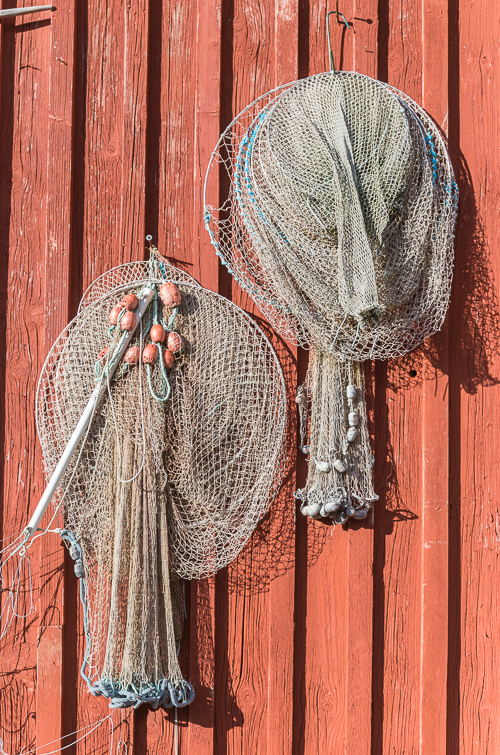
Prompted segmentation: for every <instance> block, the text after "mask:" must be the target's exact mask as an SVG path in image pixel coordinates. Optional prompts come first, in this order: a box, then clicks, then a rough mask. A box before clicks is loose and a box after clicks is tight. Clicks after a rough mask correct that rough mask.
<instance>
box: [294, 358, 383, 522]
mask: <svg viewBox="0 0 500 755" xmlns="http://www.w3.org/2000/svg"><path fill="white" fill-rule="evenodd" d="M297 403H298V405H299V414H300V417H301V422H300V424H301V447H302V449H303V451H304V452H305V453H307V454H309V472H308V475H307V482H306V486H305V487H304V488H302V489H301V490H297V492H296V493H295V497H296V498H297V499H298V500H300V501H301V507H300V509H301V511H302V513H303V514H304V515H309V516H311V517H312V518H314V519H319V518H321V517H333V518H334V521H335V522H336V523H337V524H343V522H345V520H346V519H347V518H348V517H351V516H352V517H354V518H355V519H364V518H365V517H366V516H367V513H368V511H369V510H370V508H371V506H372V503H373V501H375V500H377V499H378V496H377V495H375V492H374V490H373V482H372V466H373V456H372V453H371V449H370V436H369V433H368V427H367V417H366V402H365V386H364V378H363V365H362V363H360V362H340V361H338V360H337V359H335V358H334V357H332V356H331V355H330V354H325V353H324V352H322V351H315V352H314V355H313V356H312V364H311V365H310V368H309V373H308V380H307V382H306V384H305V386H301V388H300V390H299V392H298V395H297ZM308 408H309V409H310V428H308V423H307V412H308Z"/></svg>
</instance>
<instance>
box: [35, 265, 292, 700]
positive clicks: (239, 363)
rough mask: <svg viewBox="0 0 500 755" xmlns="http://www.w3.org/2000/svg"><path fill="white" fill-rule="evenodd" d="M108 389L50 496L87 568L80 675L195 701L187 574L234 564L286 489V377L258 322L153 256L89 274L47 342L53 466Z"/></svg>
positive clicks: (120, 690)
mask: <svg viewBox="0 0 500 755" xmlns="http://www.w3.org/2000/svg"><path fill="white" fill-rule="evenodd" d="M148 290H149V291H151V290H152V291H153V292H154V295H153V297H152V299H151V303H150V304H149V305H148V307H147V309H146V311H145V314H144V316H143V317H142V319H141V320H140V323H139V325H138V326H137V330H136V331H135V332H134V334H133V337H132V340H131V342H130V344H128V348H127V351H126V353H125V355H124V356H123V358H121V360H120V361H119V364H118V367H117V369H116V372H115V373H114V375H113V377H112V378H110V377H109V371H108V368H109V365H110V364H111V362H112V360H113V358H114V354H115V353H117V350H118V349H119V347H120V343H121V342H122V339H123V338H124V336H125V335H126V334H125V331H124V330H123V328H125V327H126V326H128V322H129V321H130V320H131V319H132V318H131V317H130V316H128V315H127V312H128V313H129V314H130V312H133V311H134V305H135V306H137V305H136V302H137V301H140V300H141V297H143V296H144V295H145V294H144V292H145V291H148ZM177 295H179V297H178V299H176V298H175V297H176V296H177ZM135 297H136V298H135ZM137 311H138V310H137ZM117 313H118V314H117ZM127 317H128V320H127V319H126V318H127ZM113 321H115V323H116V324H113ZM103 385H104V386H105V392H104V395H103V397H102V399H101V400H100V401H99V402H98V404H97V405H96V407H95V410H94V412H93V415H92V419H91V422H90V424H89V426H88V429H87V431H86V433H85V435H84V437H83V438H82V440H81V442H80V444H79V446H78V448H77V450H76V452H75V454H74V455H73V457H72V459H71V462H70V464H69V466H68V467H67V469H66V471H65V473H64V477H63V479H62V481H61V484H60V486H59V488H58V491H57V493H56V496H55V497H54V498H53V500H52V515H53V518H54V519H56V521H58V523H59V525H60V527H61V528H62V537H63V538H64V540H65V541H66V543H67V545H68V547H69V551H70V555H71V557H72V558H73V559H74V561H75V572H76V573H77V576H78V577H80V596H81V599H82V603H83V609H84V610H83V613H84V629H85V635H86V653H85V661H84V666H83V669H82V675H83V676H84V678H85V679H86V681H87V684H88V687H89V690H90V691H91V692H92V694H94V695H103V696H105V697H107V698H109V701H110V706H111V707H128V706H135V707H137V706H138V705H140V704H142V703H150V704H151V705H153V707H158V705H163V706H165V707H169V706H171V705H175V706H182V705H186V704H188V703H189V702H190V701H191V700H192V698H193V689H192V687H191V685H190V684H189V683H188V681H186V680H185V679H184V677H183V675H182V673H181V670H180V667H179V663H178V659H177V653H178V647H179V643H180V638H181V633H182V626H183V619H184V611H185V605H184V581H183V580H184V579H185V578H187V579H199V578H202V577H206V576H209V575H211V574H213V573H214V572H216V571H217V570H218V569H220V568H222V567H224V566H226V565H227V564H228V563H229V562H230V561H232V560H233V559H234V558H235V557H236V556H237V554H238V553H239V552H240V550H241V549H242V548H243V546H244V545H245V543H246V542H247V540H248V539H249V537H250V536H251V534H252V532H253V530H254V528H255V526H256V524H257V522H258V520H259V519H260V518H261V517H262V515H263V514H264V513H265V511H266V510H267V508H268V506H269V503H270V501H271V500H272V498H273V495H274V493H275V492H276V490H277V486H278V485H279V483H280V478H281V474H282V470H283V462H284V433H285V414H286V393H285V385H284V380H283V375H282V372H281V368H280V365H279V362H278V360H277V357H276V355H275V353H274V351H273V349H272V347H271V345H270V344H269V342H268V340H267V339H266V337H265V335H264V334H263V332H262V331H261V330H260V329H259V328H258V327H257V326H256V324H255V323H254V322H253V320H251V319H250V318H249V317H248V316H247V315H246V314H245V313H244V312H243V311H242V310H241V309H239V308H238V307H237V306H235V305H234V304H232V303H231V302H229V301H227V300H226V299H224V298H222V297H220V296H218V295H217V294H214V293H212V292H210V291H207V290H205V289H203V288H202V287H200V286H199V285H197V284H195V283H194V281H193V280H192V279H191V278H190V277H189V276H187V275H184V274H183V273H182V272H181V271H179V270H175V269H174V268H171V267H170V266H169V265H168V264H167V263H165V262H164V261H163V260H162V259H161V258H160V257H158V255H156V256H153V257H152V260H151V261H150V262H144V263H133V264H130V265H124V266H121V267H119V268H115V269H114V270H111V271H109V272H108V273H106V274H105V275H104V276H102V277H101V278H99V279H98V280H97V281H95V282H94V284H93V285H92V286H91V287H90V288H89V289H88V290H87V292H86V293H85V295H84V297H83V299H82V303H81V306H80V310H79V314H78V315H77V317H76V318H75V319H74V320H73V321H72V322H71V323H70V324H69V325H68V327H67V328H66V329H65V330H64V331H63V333H62V334H61V336H60V337H59V338H58V339H57V341H56V342H55V344H54V346H53V347H52V349H51V351H50V353H49V356H48V358H47V361H46V363H45V366H44V368H43V371H42V374H41V377H40V383H39V389H38V396H37V424H38V432H39V437H40V442H41V445H42V450H43V457H44V464H45V471H46V475H47V477H49V476H50V475H51V473H52V472H53V470H54V468H55V467H56V465H57V463H58V461H59V459H60V457H61V454H62V453H63V451H64V448H65V447H66V444H67V442H68V439H69V438H70V436H71V434H72V433H73V430H74V428H75V427H76V425H77V423H78V422H79V420H80V417H81V416H82V413H83V412H84V410H85V407H86V405H87V402H88V401H89V396H91V394H92V392H93V391H94V390H95V389H96V386H103Z"/></svg>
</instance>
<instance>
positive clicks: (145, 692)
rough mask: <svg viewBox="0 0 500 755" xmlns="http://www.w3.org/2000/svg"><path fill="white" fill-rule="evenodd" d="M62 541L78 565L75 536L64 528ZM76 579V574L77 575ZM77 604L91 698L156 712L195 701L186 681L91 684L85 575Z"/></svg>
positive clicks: (80, 555) (79, 551)
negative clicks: (146, 708) (83, 639)
mask: <svg viewBox="0 0 500 755" xmlns="http://www.w3.org/2000/svg"><path fill="white" fill-rule="evenodd" d="M60 535H61V538H62V539H63V540H64V541H65V542H66V543H68V544H69V546H70V555H71V557H72V558H73V560H74V561H75V562H76V564H78V563H79V562H82V560H83V553H82V548H81V545H80V543H79V542H78V540H77V539H76V537H75V535H74V534H73V533H72V532H71V530H68V529H64V530H61V532H60ZM77 576H78V575H77ZM78 581H79V588H80V602H81V604H82V608H83V629H84V633H85V654H84V657H83V663H82V666H81V669H80V674H81V676H82V678H83V679H84V680H85V681H86V683H87V687H88V690H89V692H90V693H91V694H92V695H94V697H101V696H102V697H107V698H108V699H109V701H110V702H109V707H110V708H132V707H133V708H134V709H137V708H138V707H139V706H140V705H143V704H144V703H147V704H149V705H151V706H152V707H153V708H154V709H155V710H156V709H157V708H159V707H160V705H161V706H163V707H164V708H171V707H172V706H174V707H175V708H184V707H185V706H186V705H190V703H192V702H193V700H194V688H193V685H192V684H190V683H189V682H187V681H186V680H185V679H180V680H179V681H177V682H171V681H170V680H169V679H165V678H164V679H160V680H159V681H158V682H155V683H149V684H141V685H140V687H139V688H138V687H137V686H136V685H135V684H128V685H127V686H126V687H123V686H122V685H120V684H117V683H116V682H115V681H114V680H113V679H98V680H97V681H92V680H91V679H90V678H89V676H88V675H87V673H86V668H87V665H88V660H89V656H90V651H91V648H92V638H91V635H90V625H89V611H88V605H87V588H86V584H85V574H84V572H82V576H79V578H78Z"/></svg>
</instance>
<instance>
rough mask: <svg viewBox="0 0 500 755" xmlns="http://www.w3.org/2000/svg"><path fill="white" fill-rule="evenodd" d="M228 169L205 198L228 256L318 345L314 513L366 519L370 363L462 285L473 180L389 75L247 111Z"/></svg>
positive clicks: (408, 346)
mask: <svg viewBox="0 0 500 755" xmlns="http://www.w3.org/2000/svg"><path fill="white" fill-rule="evenodd" d="M221 168H223V169H224V170H225V171H226V174H227V176H226V179H227V180H225V181H224V182H223V184H222V185H224V186H225V187H227V188H226V195H225V196H223V197H220V195H218V196H217V197H214V199H215V200H216V202H214V204H215V203H216V204H218V205H220V206H219V207H218V209H217V208H216V207H213V206H212V205H211V204H209V199H210V198H209V197H207V196H206V197H205V200H206V204H205V221H206V227H207V229H208V232H209V234H210V238H211V241H212V243H213V245H214V247H215V250H216V253H217V255H218V256H219V257H220V259H221V261H222V264H223V265H226V266H227V268H228V270H229V272H230V273H231V274H232V275H234V276H235V278H236V279H237V280H238V282H239V283H240V285H241V286H242V288H243V289H244V290H245V291H246V292H248V294H249V295H250V296H251V297H252V298H253V299H254V300H255V302H256V303H257V305H258V307H259V310H260V311H261V312H262V313H263V314H264V315H265V316H266V317H267V319H268V320H269V322H270V324H271V325H272V326H273V327H274V328H275V330H276V331H277V332H278V333H279V334H280V335H281V336H283V337H284V338H285V339H287V340H289V341H291V342H292V343H296V344H299V345H300V346H303V347H306V348H311V349H312V350H313V351H314V365H313V367H312V371H311V378H310V382H309V386H308V391H307V392H308V394H309V396H310V398H311V400H312V408H311V416H310V422H309V424H310V428H309V429H310V441H309V442H307V441H306V440H303V442H302V447H304V446H310V449H309V450H310V456H309V476H308V480H307V485H306V487H305V488H304V490H300V491H297V497H298V498H299V499H300V500H301V502H302V511H303V513H306V514H309V515H310V516H314V517H318V516H324V515H328V516H333V517H335V519H336V521H344V518H345V516H346V515H347V516H356V517H358V518H361V517H363V516H366V512H367V510H368V509H369V507H370V506H371V504H372V501H374V500H375V498H376V496H375V494H374V493H373V488H372V484H371V481H370V474H371V473H370V469H371V464H372V454H371V450H370V446H369V442H368V432H367V428H366V409H365V402H364V392H363V377H362V368H361V366H360V365H361V364H362V363H363V361H364V360H367V359H389V358H396V357H398V356H402V355H403V354H406V353H407V352H408V351H411V350H412V349H414V348H415V347H416V346H418V345H419V344H420V343H421V342H422V341H423V340H424V339H425V338H427V337H429V336H430V335H432V334H433V333H435V332H436V331H437V330H439V329H440V327H441V325H442V323H443V321H444V318H445V315H446V310H447V307H448V301H449V297H450V289H451V277H452V261H453V232H454V226H455V219H456V213H457V202H458V191H457V185H456V183H455V179H454V175H453V168H452V165H451V162H450V159H449V157H448V154H447V151H446V146H445V144H444V141H443V139H442V136H441V134H440V132H439V130H438V129H437V128H436V125H435V124H434V122H433V121H432V119H431V118H430V117H429V116H428V115H427V113H425V111H424V110H423V109H422V108H421V107H420V106H419V105H418V104H417V103H415V102H413V101H412V100H411V99H410V98H409V97H407V96H406V95H405V94H403V93H402V92H398V91H397V90H395V89H394V88H392V87H390V86H388V85H387V84H384V83H382V82H379V81H375V80H374V79H371V78H369V77H368V76H363V75H361V74H359V73H354V72H353V73H348V72H337V73H322V74H317V75H315V76H310V77H309V78H307V79H302V80H300V81H295V82H293V83H291V84H286V85H284V86H282V87H278V88H277V89H275V90H273V91H271V92H268V93H267V94H265V95H263V96H262V97H260V98H259V99H257V100H255V102H253V103H251V104H250V105H249V106H248V107H247V108H245V109H244V110H243V111H242V112H241V113H240V114H239V115H238V116H237V117H236V118H235V119H234V121H233V122H232V123H231V124H230V125H229V126H228V127H227V129H226V130H225V132H224V133H223V134H222V136H221V137H220V139H219V142H218V144H217V146H216V148H215V150H214V153H213V155H212V159H211V162H210V166H209V169H208V173H207V181H206V183H205V187H206V191H207V189H208V187H209V186H211V185H212V182H211V181H210V180H209V178H210V174H211V173H212V172H214V171H217V175H218V176H219V175H220V170H221ZM214 185H215V184H214ZM217 185H218V186H219V185H220V183H219V182H218V183H217ZM207 200H208V201H207ZM349 364H350V365H351V380H349V378H348V373H349ZM347 391H349V393H352V394H353V395H352V396H350V395H349V396H348V395H347ZM303 395H304V391H302V393H301V395H299V397H298V398H299V399H300V401H301V400H302V397H303ZM299 406H300V402H299ZM304 423H305V420H304V419H303V421H302V424H304Z"/></svg>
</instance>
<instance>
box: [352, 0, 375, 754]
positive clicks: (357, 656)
mask: <svg viewBox="0 0 500 755" xmlns="http://www.w3.org/2000/svg"><path fill="white" fill-rule="evenodd" d="M377 14H378V2H376V0H370V1H369V2H368V1H367V0H364V1H363V2H360V1H359V0H354V2H353V9H352V16H351V17H350V19H349V20H352V22H353V37H352V45H353V63H354V65H353V69H354V70H355V71H358V72H359V73H363V74H366V75H368V76H372V77H373V78H377V61H378V40H377V33H378V23H377ZM365 372H366V373H367V374H366V398H367V405H368V409H369V410H371V411H373V410H374V406H373V405H372V404H373V398H374V393H375V392H376V390H377V388H376V386H375V384H374V382H375V381H374V369H373V365H366V369H365ZM370 400H372V404H370ZM373 430H374V439H372V443H373V442H374V440H375V442H376V440H377V439H378V432H377V427H374V428H373ZM373 450H374V451H375V452H376V449H375V448H374V449H373ZM372 516H374V517H377V516H378V505H377V502H375V504H374V512H373V514H372ZM348 553H349V567H348V572H347V573H348V586H347V589H348V616H347V619H348V622H347V627H346V630H347V631H346V634H347V636H348V643H347V676H348V678H347V689H348V692H347V723H346V752H347V753H350V754H351V755H357V753H361V752H370V751H371V741H372V715H373V707H372V665H373V522H372V521H366V522H364V523H363V524H362V525H361V526H360V525H356V524H354V523H350V524H349V545H348Z"/></svg>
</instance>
